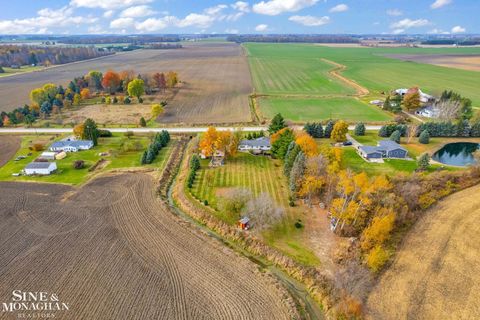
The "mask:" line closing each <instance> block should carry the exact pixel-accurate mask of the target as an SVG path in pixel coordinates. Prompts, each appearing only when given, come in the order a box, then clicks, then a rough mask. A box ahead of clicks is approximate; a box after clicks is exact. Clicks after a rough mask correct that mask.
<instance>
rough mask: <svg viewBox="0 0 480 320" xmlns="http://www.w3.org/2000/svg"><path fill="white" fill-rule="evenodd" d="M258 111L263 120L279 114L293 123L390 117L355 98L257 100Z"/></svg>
mask: <svg viewBox="0 0 480 320" xmlns="http://www.w3.org/2000/svg"><path fill="white" fill-rule="evenodd" d="M260 110H261V112H262V115H263V116H265V117H266V118H269V119H270V118H273V116H274V115H275V114H277V113H281V114H282V115H283V116H284V117H285V118H286V119H289V120H292V121H295V122H308V121H315V120H317V121H318V120H328V119H343V120H349V121H364V122H383V121H389V120H391V119H392V117H391V116H390V115H389V114H388V113H386V112H384V111H382V110H381V109H379V108H377V107H375V106H371V105H368V104H365V103H363V102H361V101H359V100H358V99H355V98H347V97H346V98H324V99H321V98H314V99H298V98H277V97H268V98H264V99H260Z"/></svg>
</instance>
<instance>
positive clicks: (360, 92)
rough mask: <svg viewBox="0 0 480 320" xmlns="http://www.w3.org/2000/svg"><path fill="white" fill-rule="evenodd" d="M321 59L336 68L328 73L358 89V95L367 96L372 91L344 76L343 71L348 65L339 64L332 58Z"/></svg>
mask: <svg viewBox="0 0 480 320" xmlns="http://www.w3.org/2000/svg"><path fill="white" fill-rule="evenodd" d="M320 60H322V61H323V62H326V63H328V64H331V65H333V66H334V67H335V68H334V69H332V70H330V71H329V72H328V73H329V74H330V75H331V76H332V77H334V78H337V79H339V80H340V81H342V82H344V83H346V84H347V85H349V86H351V87H353V88H354V89H355V90H356V91H357V95H358V96H365V95H367V94H369V93H370V91H368V89H367V88H365V87H362V86H361V85H359V84H358V83H356V82H355V81H353V80H351V79H349V78H346V77H344V76H343V75H342V74H341V72H342V71H344V70H346V69H347V67H346V66H344V65H342V64H339V63H336V62H334V61H331V60H327V59H324V58H321V59H320Z"/></svg>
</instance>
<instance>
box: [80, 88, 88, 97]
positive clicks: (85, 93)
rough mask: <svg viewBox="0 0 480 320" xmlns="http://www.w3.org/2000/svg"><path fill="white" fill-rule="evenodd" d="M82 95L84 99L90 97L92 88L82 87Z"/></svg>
mask: <svg viewBox="0 0 480 320" xmlns="http://www.w3.org/2000/svg"><path fill="white" fill-rule="evenodd" d="M80 96H81V97H82V100H85V99H88V98H90V90H89V89H88V88H84V89H82V91H80Z"/></svg>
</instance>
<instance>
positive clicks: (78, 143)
mask: <svg viewBox="0 0 480 320" xmlns="http://www.w3.org/2000/svg"><path fill="white" fill-rule="evenodd" d="M91 148H93V141H91V140H75V141H57V142H54V143H52V145H51V146H50V148H49V150H50V151H55V152H60V151H65V152H78V151H80V150H89V149H91Z"/></svg>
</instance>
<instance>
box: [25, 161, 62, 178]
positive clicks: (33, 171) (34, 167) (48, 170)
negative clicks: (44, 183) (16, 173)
mask: <svg viewBox="0 0 480 320" xmlns="http://www.w3.org/2000/svg"><path fill="white" fill-rule="evenodd" d="M55 170H57V163H56V162H32V163H29V164H28V165H27V166H26V167H25V170H24V171H25V175H27V176H31V175H42V176H48V175H49V174H52V172H54V171H55Z"/></svg>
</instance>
